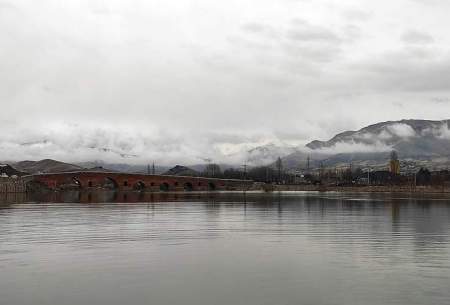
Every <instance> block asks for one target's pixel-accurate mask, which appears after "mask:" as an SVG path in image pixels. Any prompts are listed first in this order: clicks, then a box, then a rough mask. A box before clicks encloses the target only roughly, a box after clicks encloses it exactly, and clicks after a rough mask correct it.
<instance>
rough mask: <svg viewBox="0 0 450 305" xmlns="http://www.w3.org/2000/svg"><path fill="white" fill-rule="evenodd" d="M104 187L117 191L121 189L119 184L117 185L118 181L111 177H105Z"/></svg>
mask: <svg viewBox="0 0 450 305" xmlns="http://www.w3.org/2000/svg"><path fill="white" fill-rule="evenodd" d="M102 187H104V188H106V189H110V190H115V189H118V188H119V183H117V181H116V180H115V179H113V178H111V177H105V179H103V185H102Z"/></svg>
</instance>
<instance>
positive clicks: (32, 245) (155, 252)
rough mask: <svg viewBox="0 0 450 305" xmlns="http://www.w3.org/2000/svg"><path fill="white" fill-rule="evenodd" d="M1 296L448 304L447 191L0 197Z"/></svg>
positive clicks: (24, 299)
mask: <svg viewBox="0 0 450 305" xmlns="http://www.w3.org/2000/svg"><path fill="white" fill-rule="evenodd" d="M0 304H1V305H28V304H33V305H37V304H51V305H65V304H68V305H69V304H70V305H83V304H86V305H97V304H108V305H125V304H129V305H134V304H168V305H176V304H183V305H184V304H195V305H201V304H208V305H216V304H217V305H222V304H223V305H239V304H242V305H252V304H255V305H261V304H270V305H283V304H321V305H327V304H345V305H348V304H355V305H356V304H358V305H361V304H380V305H381V304H421V305H422V304H427V305H432V304H439V305H441V304H450V199H448V198H444V197H440V196H437V195H434V196H427V197H420V196H419V197H410V196H409V195H400V194H397V195H395V194H377V195H375V194H372V195H370V194H336V193H320V194H319V193H281V194H256V193H247V194H246V195H245V196H244V195H243V194H240V193H234V194H208V195H205V194H189V195H183V194H162V195H161V194H153V195H152V194H138V193H128V194H126V193H125V194H118V193H87V194H84V193H83V194H80V193H66V194H51V195H47V196H42V197H41V198H25V197H23V196H21V195H10V196H8V197H6V196H4V195H3V197H1V196H0Z"/></svg>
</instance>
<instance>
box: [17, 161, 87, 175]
mask: <svg viewBox="0 0 450 305" xmlns="http://www.w3.org/2000/svg"><path fill="white" fill-rule="evenodd" d="M11 165H12V166H13V167H14V168H15V169H17V170H18V171H22V172H26V173H29V174H38V173H59V172H70V171H77V170H81V169H83V168H82V167H80V166H77V165H74V164H70V163H65V162H60V161H56V160H52V159H44V160H40V161H20V162H15V163H13V164H11Z"/></svg>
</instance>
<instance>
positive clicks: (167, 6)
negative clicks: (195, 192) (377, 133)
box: [0, 0, 450, 164]
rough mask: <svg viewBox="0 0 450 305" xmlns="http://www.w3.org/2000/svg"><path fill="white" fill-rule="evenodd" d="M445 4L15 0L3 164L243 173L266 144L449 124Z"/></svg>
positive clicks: (7, 25) (6, 54) (0, 93)
mask: <svg viewBox="0 0 450 305" xmlns="http://www.w3.org/2000/svg"><path fill="white" fill-rule="evenodd" d="M281 3H282V4H281ZM441 3H442V2H441ZM11 5H12V6H13V7H14V9H10V8H12V7H11ZM393 6H394V8H395V7H397V6H401V8H402V9H401V10H397V13H396V14H395V16H394V15H393V14H391V13H390V12H391V11H392V10H393ZM443 8H447V7H446V4H439V3H438V2H435V3H434V4H433V5H422V4H420V3H417V2H414V1H408V5H404V3H403V2H402V3H392V2H388V1H376V2H375V1H369V0H361V1H359V2H358V6H357V7H354V3H353V2H352V1H348V2H347V1H344V2H339V3H336V1H331V0H318V1H284V2H274V1H271V0H258V1H257V0H249V1H248V2H246V5H244V6H243V5H242V3H240V2H239V3H237V2H233V1H232V2H217V1H216V2H211V1H207V0H199V1H190V0H187V1H181V2H180V1H161V0H149V1H138V0H130V1H124V0H112V1H106V2H105V1H99V0H80V1H77V2H71V1H69V2H64V3H62V2H57V1H51V0H42V1H39V3H37V2H36V1H27V0H26V1H14V2H8V1H1V2H0V15H1V18H0V35H1V37H2V48H1V50H0V106H1V108H0V109H1V111H0V125H1V126H0V127H1V129H2V137H1V138H0V159H3V160H8V159H39V158H44V157H53V158H58V159H61V160H65V161H72V160H74V161H77V160H78V161H80V160H89V159H104V160H105V161H121V160H122V159H123V160H126V162H130V163H131V162H132V163H147V162H148V160H156V161H157V162H158V163H160V164H163V163H164V164H172V163H174V162H176V163H197V162H199V160H200V159H199V156H203V157H204V156H209V157H211V158H213V159H215V160H220V161H221V162H236V163H237V164H241V163H239V162H242V159H245V158H246V153H245V152H246V151H247V150H250V149H252V148H254V147H257V146H261V145H267V144H270V143H274V144H275V145H276V146H277V147H284V146H286V147H292V146H296V145H302V144H304V143H306V142H308V141H310V140H313V139H317V138H330V137H331V136H333V135H334V134H335V133H337V132H340V131H344V130H348V129H358V128H361V127H363V126H365V125H367V124H369V123H375V122H377V121H384V120H395V119H402V118H405V117H408V118H414V117H416V118H429V119H445V118H448V117H450V113H449V110H448V105H447V103H440V102H433V100H432V99H433V98H434V97H446V96H450V87H449V85H448V84H450V79H449V77H448V76H449V75H450V56H449V54H450V53H449V47H448V46H449V45H450V37H449V35H448V33H447V31H446V28H447V25H448V17H447V16H446V9H443ZM424 11H425V12H426V14H424V13H423V12H424ZM447 11H448V10H447ZM411 20H414V23H415V24H414V27H415V28H417V29H421V31H420V32H415V33H412V32H411V28H410V27H411ZM430 37H435V38H436V39H434V40H433V43H430V42H432V40H431V39H430ZM427 103H428V104H427ZM399 105H402V107H399ZM431 105H432V107H431ZM426 106H430V107H426Z"/></svg>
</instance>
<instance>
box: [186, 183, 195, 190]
mask: <svg viewBox="0 0 450 305" xmlns="http://www.w3.org/2000/svg"><path fill="white" fill-rule="evenodd" d="M184 190H185V191H186V192H192V191H193V190H194V186H193V185H192V183H191V182H186V183H185V184H184Z"/></svg>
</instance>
